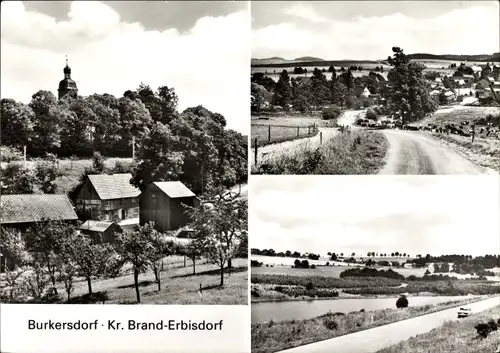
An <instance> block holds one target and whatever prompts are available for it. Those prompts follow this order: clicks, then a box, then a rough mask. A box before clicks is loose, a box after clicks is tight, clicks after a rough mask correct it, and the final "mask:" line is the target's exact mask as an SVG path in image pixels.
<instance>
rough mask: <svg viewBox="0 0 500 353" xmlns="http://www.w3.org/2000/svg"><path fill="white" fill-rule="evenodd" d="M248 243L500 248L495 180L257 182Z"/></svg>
mask: <svg viewBox="0 0 500 353" xmlns="http://www.w3.org/2000/svg"><path fill="white" fill-rule="evenodd" d="M250 187H251V190H250V192H251V202H250V210H249V219H250V230H249V231H250V234H251V237H250V242H251V244H250V246H251V247H255V248H260V249H264V248H274V249H275V250H277V251H278V250H279V251H284V250H298V251H301V252H306V251H309V252H315V253H320V254H323V253H326V252H328V251H335V252H344V253H351V252H353V251H354V252H361V253H366V252H368V251H376V252H394V251H399V252H406V253H411V254H413V255H416V254H419V253H420V254H422V253H423V254H427V253H431V254H435V255H439V254H443V253H461V254H462V253H463V254H476V255H477V254H485V253H498V251H499V250H500V247H499V246H500V238H499V237H498V235H499V234H500V225H499V221H500V217H499V215H500V207H499V204H498V197H497V196H498V193H499V191H500V190H499V186H498V178H496V177H492V178H489V177H486V178H481V181H480V182H478V179H477V178H475V177H452V178H444V179H443V178H441V177H437V178H432V177H430V178H426V177H411V176H405V177H387V178H386V177H381V178H373V177H352V176H349V177H323V176H307V177H302V176H293V178H282V177H280V178H276V177H265V176H261V177H259V178H253V179H252V182H251V184H250Z"/></svg>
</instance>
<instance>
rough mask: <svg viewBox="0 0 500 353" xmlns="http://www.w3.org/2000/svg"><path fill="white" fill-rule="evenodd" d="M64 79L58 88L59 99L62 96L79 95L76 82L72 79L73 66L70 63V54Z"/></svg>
mask: <svg viewBox="0 0 500 353" xmlns="http://www.w3.org/2000/svg"><path fill="white" fill-rule="evenodd" d="M63 72H64V79H63V80H62V81H61V82H59V89H58V90H57V91H58V93H59V99H61V98H62V97H64V96H66V95H69V96H71V97H73V98H76V97H77V95H78V88H77V87H76V82H75V81H73V80H72V79H71V68H70V67H69V63H68V56H67V55H66V66H65V67H64V70H63Z"/></svg>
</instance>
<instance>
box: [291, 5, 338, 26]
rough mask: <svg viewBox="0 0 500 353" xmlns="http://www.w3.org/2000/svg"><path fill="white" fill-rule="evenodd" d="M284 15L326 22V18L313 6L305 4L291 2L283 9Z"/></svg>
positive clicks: (314, 21)
mask: <svg viewBox="0 0 500 353" xmlns="http://www.w3.org/2000/svg"><path fill="white" fill-rule="evenodd" d="M284 13H285V14H286V15H290V16H296V17H299V18H303V19H305V20H308V21H311V22H313V23H322V22H327V21H328V19H327V18H326V17H323V16H321V15H319V14H317V13H316V11H315V10H314V8H313V7H312V6H310V5H307V4H293V5H291V6H290V7H287V8H286V9H285V10H284Z"/></svg>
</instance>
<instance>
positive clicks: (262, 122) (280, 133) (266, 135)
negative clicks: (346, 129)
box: [250, 115, 331, 146]
mask: <svg viewBox="0 0 500 353" xmlns="http://www.w3.org/2000/svg"><path fill="white" fill-rule="evenodd" d="M251 122H252V125H251V137H250V138H251V145H252V146H254V145H255V139H257V143H258V145H259V146H265V145H268V144H271V143H277V142H283V141H290V140H294V139H298V138H304V137H311V136H315V135H316V134H317V133H318V130H315V127H322V126H329V125H331V124H330V122H329V121H327V120H323V119H321V117H320V116H319V115H310V116H305V115H298V116H290V115H276V116H252V119H251Z"/></svg>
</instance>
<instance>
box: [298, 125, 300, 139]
mask: <svg viewBox="0 0 500 353" xmlns="http://www.w3.org/2000/svg"><path fill="white" fill-rule="evenodd" d="M299 129H300V126H297V137H299V135H300V130H299Z"/></svg>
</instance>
